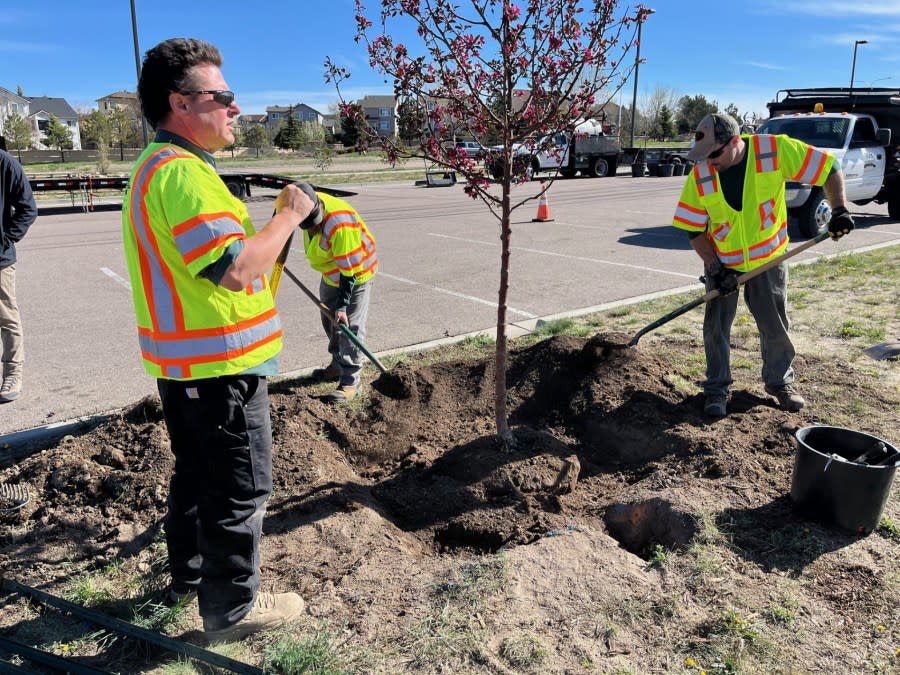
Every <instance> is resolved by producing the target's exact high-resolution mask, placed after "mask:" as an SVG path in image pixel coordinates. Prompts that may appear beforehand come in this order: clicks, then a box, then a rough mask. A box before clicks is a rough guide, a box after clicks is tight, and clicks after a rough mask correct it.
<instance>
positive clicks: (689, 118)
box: [675, 94, 719, 134]
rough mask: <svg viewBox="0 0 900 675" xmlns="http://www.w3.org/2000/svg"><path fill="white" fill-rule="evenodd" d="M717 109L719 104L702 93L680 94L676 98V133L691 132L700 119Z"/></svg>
mask: <svg viewBox="0 0 900 675" xmlns="http://www.w3.org/2000/svg"><path fill="white" fill-rule="evenodd" d="M718 111H719V104H718V103H716V102H715V101H707V100H706V97H705V96H704V95H703V94H697V95H696V96H682V97H681V98H680V99H679V100H678V114H677V115H676V116H675V124H676V125H677V126H678V133H679V134H688V133H691V132H692V131H694V129H696V128H697V125H698V124H700V120H702V119H703V118H704V117H706V116H707V115H711V114H712V113H714V112H718Z"/></svg>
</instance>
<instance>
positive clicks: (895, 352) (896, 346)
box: [863, 340, 900, 361]
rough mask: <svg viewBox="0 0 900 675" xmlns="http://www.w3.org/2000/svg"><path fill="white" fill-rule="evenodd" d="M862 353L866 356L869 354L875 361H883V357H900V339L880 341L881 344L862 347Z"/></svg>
mask: <svg viewBox="0 0 900 675" xmlns="http://www.w3.org/2000/svg"><path fill="white" fill-rule="evenodd" d="M863 354H865V355H866V356H871V357H872V358H873V359H875V360H876V361H883V360H884V359H896V358H898V357H900V340H893V341H891V342H882V343H881V344H877V345H872V346H871V347H867V348H866V349H863Z"/></svg>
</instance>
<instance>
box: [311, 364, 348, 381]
mask: <svg viewBox="0 0 900 675" xmlns="http://www.w3.org/2000/svg"><path fill="white" fill-rule="evenodd" d="M312 377H313V379H314V380H318V381H319V382H337V381H338V380H339V379H341V369H340V368H339V367H338V366H336V365H334V364H333V363H329V364H328V367H327V368H314V369H313V371H312Z"/></svg>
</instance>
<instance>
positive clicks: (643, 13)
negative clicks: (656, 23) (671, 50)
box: [630, 8, 656, 148]
mask: <svg viewBox="0 0 900 675" xmlns="http://www.w3.org/2000/svg"><path fill="white" fill-rule="evenodd" d="M655 13H656V10H655V9H647V8H642V9H640V10H639V11H638V18H637V22H638V29H637V50H636V51H635V53H634V93H633V94H632V96H631V143H630V147H632V148H633V147H634V123H635V122H636V121H637V90H638V68H640V65H641V28H642V27H643V25H644V20H645V19H646V18H647V17H648V16H650V15H651V14H655Z"/></svg>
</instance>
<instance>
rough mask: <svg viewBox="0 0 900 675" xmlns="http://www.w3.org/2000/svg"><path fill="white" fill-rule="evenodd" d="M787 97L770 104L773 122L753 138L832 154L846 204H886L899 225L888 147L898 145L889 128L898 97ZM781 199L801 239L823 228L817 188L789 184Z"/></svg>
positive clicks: (824, 207)
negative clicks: (780, 137)
mask: <svg viewBox="0 0 900 675" xmlns="http://www.w3.org/2000/svg"><path fill="white" fill-rule="evenodd" d="M780 93H782V92H779V94H780ZM786 93H787V96H785V98H784V99H783V100H777V98H776V101H773V102H771V103H769V110H770V113H771V114H772V117H770V119H769V120H767V121H766V122H765V123H764V124H763V125H762V126H761V127H760V128H759V130H758V133H761V134H787V135H788V136H790V137H791V138H796V139H798V140H801V141H804V142H805V143H809V144H810V145H813V146H815V147H817V148H819V149H822V150H825V151H826V152H829V153H830V154H832V155H834V156H835V159H836V160H837V162H839V163H840V167H841V171H842V172H843V174H844V184H845V189H846V193H847V200H848V201H849V202H851V203H853V204H856V205H864V204H868V203H869V202H872V201H875V202H876V203H879V204H881V203H885V202H887V204H888V213H889V214H890V216H891V218H894V219H895V220H900V148H898V146H896V145H892V136H894V139H893V140H894V143H896V141H897V140H898V139H897V138H896V132H894V133H892V131H893V129H892V126H898V127H900V92H898V91H896V90H872V89H863V90H854V92H852V93H851V92H849V91H848V90H844V89H809V90H786ZM895 94H898V95H897V96H895ZM895 105H896V106H897V107H896V108H894V107H893V106H895ZM897 131H900V128H898V130H897ZM785 199H786V203H787V206H788V209H789V212H790V214H791V215H792V216H794V217H796V218H797V221H798V224H799V227H800V231H801V232H802V233H803V234H804V235H806V236H810V237H812V236H815V235H817V234H818V233H819V232H821V231H823V230H824V229H825V228H826V227H827V225H828V221H829V220H830V219H831V207H830V206H829V204H828V201H827V199H826V198H825V193H824V190H822V188H819V187H815V186H811V185H804V184H801V183H792V182H789V183H787V184H786V186H785Z"/></svg>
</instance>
